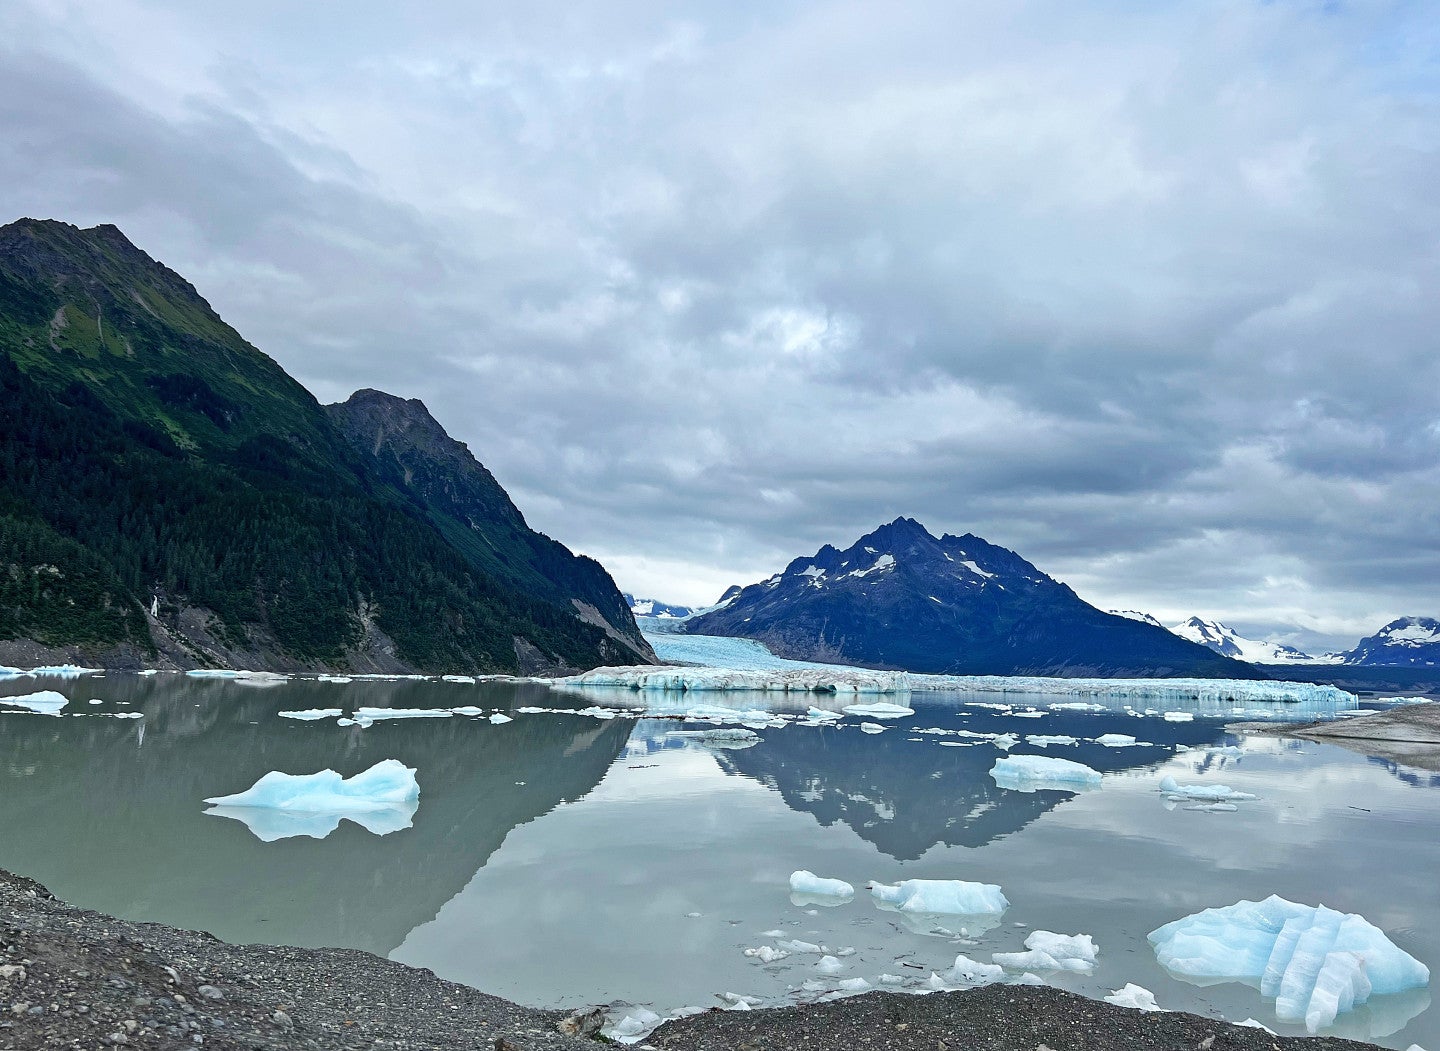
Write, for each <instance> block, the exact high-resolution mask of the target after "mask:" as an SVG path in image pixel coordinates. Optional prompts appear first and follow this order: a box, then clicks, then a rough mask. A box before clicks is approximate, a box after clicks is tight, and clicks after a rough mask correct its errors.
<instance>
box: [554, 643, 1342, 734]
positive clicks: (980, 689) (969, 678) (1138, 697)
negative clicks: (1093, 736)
mask: <svg viewBox="0 0 1440 1051" xmlns="http://www.w3.org/2000/svg"><path fill="white" fill-rule="evenodd" d="M676 637H678V638H685V637H686V636H676ZM551 685H552V686H553V687H554V688H557V689H562V690H578V691H584V690H594V689H621V690H631V691H635V692H638V693H651V692H672V693H688V692H716V691H752V692H762V693H817V694H840V695H856V694H879V695H882V696H886V695H899V696H902V697H903V696H904V695H906V694H910V693H926V692H939V691H944V692H958V693H972V694H1000V695H1005V694H1028V695H1032V696H1043V697H1056V698H1076V697H1086V698H1091V700H1089V701H1075V700H1057V701H1055V702H1052V703H1050V704H1049V705H1048V707H1049V708H1051V709H1052V710H1068V711H1076V710H1080V711H1115V710H1119V709H1120V707H1121V702H1124V701H1141V702H1146V703H1147V704H1152V703H1153V704H1159V705H1163V706H1164V707H1165V709H1166V710H1167V711H1168V712H1169V713H1170V714H1171V717H1172V720H1173V719H1174V718H1175V717H1176V715H1177V714H1179V713H1181V712H1186V713H1188V714H1190V715H1191V716H1192V717H1200V718H1225V719H1229V718H1234V717H1237V716H1244V717H1245V718H1250V719H1257V720H1279V721H1298V720H1303V719H1328V718H1334V717H1335V715H1336V713H1338V712H1341V711H1348V710H1353V709H1354V708H1355V707H1356V705H1357V704H1358V699H1357V698H1356V697H1355V695H1354V694H1352V693H1348V692H1346V691H1345V690H1341V689H1337V688H1336V687H1334V686H1321V685H1316V684H1314V683H1296V682H1273V681H1269V680H1259V679H1255V680H1252V679H1063V678H1053V677H1046V676H1030V675H920V674H915V673H911V672H901V671H874V670H871V669H868V668H852V667H843V666H840V665H814V666H806V667H799V668H768V669H767V668H760V669H756V668H724V667H713V666H710V667H681V666H675V667H659V668H655V667H645V666H641V667H614V668H597V669H595V670H593V671H588V672H584V673H582V674H580V675H572V676H567V677H565V678H560V679H555V680H552V681H551ZM1097 698H1104V699H1105V700H1107V701H1109V702H1111V703H1108V704H1101V703H1099V702H1098V701H1097V700H1095V699H1097ZM970 703H972V704H979V703H981V702H970ZM1180 705H1184V706H1185V707H1184V708H1183V709H1182V708H1180V707H1178V706H1180ZM1256 705H1260V706H1262V707H1255V706H1256ZM1157 714H1160V713H1158V712H1157Z"/></svg>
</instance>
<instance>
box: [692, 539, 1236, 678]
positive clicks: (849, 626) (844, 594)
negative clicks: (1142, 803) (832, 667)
mask: <svg viewBox="0 0 1440 1051" xmlns="http://www.w3.org/2000/svg"><path fill="white" fill-rule="evenodd" d="M686 630H687V631H689V632H690V633H693V634H709V635H730V636H737V637H741V638H752V639H757V640H759V641H761V642H763V643H765V644H766V645H767V646H769V647H770V649H771V650H773V651H774V652H775V653H777V654H779V655H780V656H784V657H791V658H795V659H798V660H813V661H828V662H833V663H846V664H859V665H866V666H871V667H880V668H904V669H907V670H910V671H917V672H937V673H954V674H1058V675H1123V676H1138V675H1203V676H1225V677H1235V678H1247V677H1255V675H1256V674H1257V673H1256V672H1255V671H1254V670H1253V669H1252V668H1250V667H1249V666H1247V665H1245V664H1242V663H1240V662H1238V661H1234V660H1231V659H1229V658H1228V657H1225V656H1222V655H1220V654H1216V653H1214V652H1213V651H1211V650H1209V649H1207V648H1206V647H1204V646H1201V645H1199V644H1197V643H1194V642H1191V641H1189V640H1186V639H1182V638H1179V637H1177V636H1176V635H1174V634H1172V633H1170V632H1168V631H1166V630H1165V629H1163V628H1161V627H1158V626H1156V625H1153V624H1146V623H1142V622H1140V621H1137V620H1132V619H1129V618H1126V617H1120V616H1114V615H1112V614H1109V613H1106V612H1104V611H1102V610H1099V609H1096V608H1095V607H1094V606H1091V605H1090V604H1088V603H1086V602H1084V601H1083V600H1082V599H1080V598H1079V596H1077V595H1076V594H1075V593H1074V592H1073V591H1072V590H1071V589H1070V588H1069V587H1067V586H1066V585H1064V584H1062V583H1060V582H1059V581H1056V580H1054V579H1052V578H1051V577H1049V576H1047V575H1046V574H1045V573H1043V572H1041V571H1040V570H1039V569H1037V568H1036V567H1035V566H1034V565H1032V564H1031V563H1029V562H1027V561H1026V560H1025V559H1023V558H1022V557H1020V556H1019V555H1018V554H1016V553H1015V552H1013V551H1010V550H1007V549H1006V548H1003V547H998V546H996V545H994V544H991V543H989V542H988V541H986V540H983V539H982V538H980V537H977V536H973V535H970V534H966V535H965V536H950V535H946V536H943V537H935V536H932V535H931V534H930V533H929V531H927V530H926V529H925V527H924V526H922V525H921V524H920V523H919V522H917V521H915V520H914V519H911V518H897V519H896V520H895V521H894V522H891V523H889V524H888V525H885V526H881V527H880V528H879V529H877V530H875V531H874V532H871V533H869V534H867V535H866V536H863V537H861V538H860V539H859V540H858V541H856V542H855V543H854V544H852V545H851V546H850V547H849V548H847V549H846V550H844V551H841V550H837V549H836V548H834V547H832V546H830V545H826V546H825V547H822V548H821V549H820V550H819V551H817V552H816V553H815V554H814V555H812V556H810V557H806V558H797V559H795V560H794V561H793V562H791V563H790V564H789V566H787V567H786V568H785V570H784V572H782V573H777V574H776V575H775V576H773V577H771V578H770V579H768V580H765V581H762V582H760V583H758V584H752V585H750V586H749V587H746V588H743V589H742V590H741V591H740V592H739V593H738V594H737V595H735V596H734V597H733V598H731V599H730V600H729V601H728V602H726V603H725V604H724V605H723V606H721V607H720V608H718V609H715V610H712V611H710V612H707V613H703V614H701V615H699V616H696V617H694V618H693V619H691V620H690V621H688V622H687V625H686Z"/></svg>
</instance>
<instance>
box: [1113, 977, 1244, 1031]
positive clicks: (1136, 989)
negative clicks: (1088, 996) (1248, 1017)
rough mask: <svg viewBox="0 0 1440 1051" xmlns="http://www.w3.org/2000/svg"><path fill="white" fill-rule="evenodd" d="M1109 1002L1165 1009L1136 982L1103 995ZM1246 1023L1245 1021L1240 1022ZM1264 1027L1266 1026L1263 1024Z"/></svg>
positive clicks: (1142, 1007) (1147, 1009)
mask: <svg viewBox="0 0 1440 1051" xmlns="http://www.w3.org/2000/svg"><path fill="white" fill-rule="evenodd" d="M1101 999H1102V1000H1104V1001H1105V1002H1106V1003H1107V1004H1114V1005H1115V1006H1116V1007H1129V1008H1133V1009H1134V1010H1136V1011H1147V1012H1148V1011H1163V1010H1165V1008H1163V1007H1161V1006H1160V1005H1159V1004H1157V1003H1156V1002H1155V994H1154V993H1152V992H1151V991H1150V990H1149V989H1146V988H1145V987H1144V986H1143V985H1136V984H1135V983H1134V982H1130V983H1128V984H1126V986H1125V987H1124V988H1123V989H1116V990H1114V991H1113V992H1112V993H1111V994H1110V995H1109V996H1103V997H1101ZM1240 1024H1241V1025H1244V1024H1245V1023H1244V1022H1241V1023H1240ZM1261 1028H1262V1029H1263V1028H1264V1027H1263V1026H1261Z"/></svg>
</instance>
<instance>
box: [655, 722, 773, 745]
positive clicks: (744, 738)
mask: <svg viewBox="0 0 1440 1051" xmlns="http://www.w3.org/2000/svg"><path fill="white" fill-rule="evenodd" d="M665 736H666V737H688V738H690V739H691V740H692V741H699V742H701V743H702V744H717V745H737V744H739V745H747V744H759V743H760V740H761V737H760V735H759V734H757V733H756V732H755V731H754V730H747V729H745V728H744V727H743V726H716V727H714V728H712V729H709V730H670V731H668V732H667V733H666V734H665Z"/></svg>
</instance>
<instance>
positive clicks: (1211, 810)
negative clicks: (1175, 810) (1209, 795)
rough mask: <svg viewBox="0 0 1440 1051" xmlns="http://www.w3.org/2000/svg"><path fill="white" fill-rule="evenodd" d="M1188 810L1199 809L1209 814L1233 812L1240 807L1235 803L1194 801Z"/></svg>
mask: <svg viewBox="0 0 1440 1051" xmlns="http://www.w3.org/2000/svg"><path fill="white" fill-rule="evenodd" d="M1185 809H1186V810H1199V811H1203V812H1205V813H1207V814H1233V813H1235V812H1236V811H1238V810H1239V809H1240V808H1239V807H1238V806H1236V805H1235V804H1234V803H1192V804H1191V805H1190V806H1187V807H1186V808H1185Z"/></svg>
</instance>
